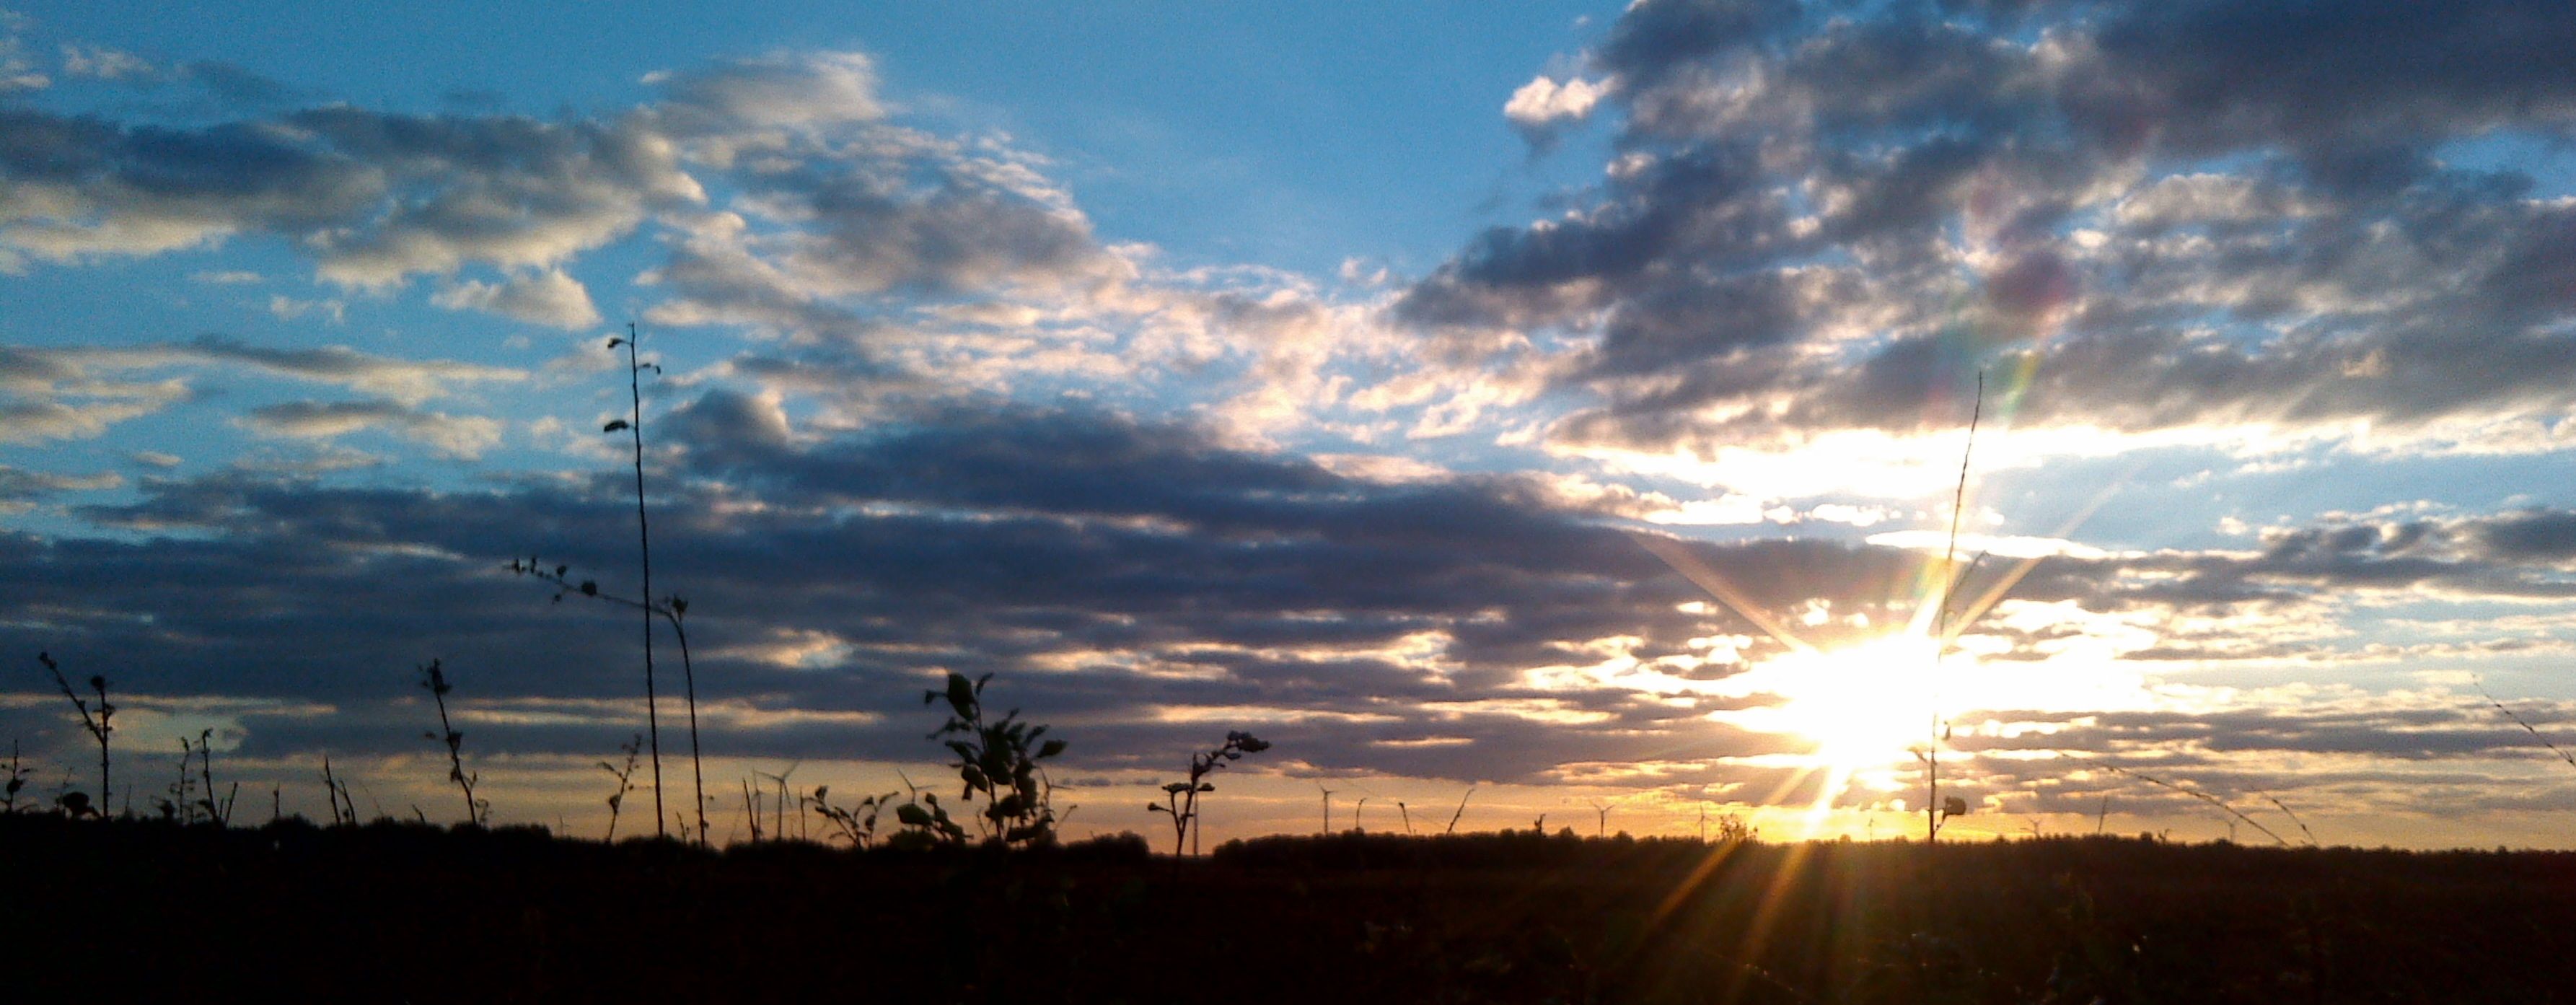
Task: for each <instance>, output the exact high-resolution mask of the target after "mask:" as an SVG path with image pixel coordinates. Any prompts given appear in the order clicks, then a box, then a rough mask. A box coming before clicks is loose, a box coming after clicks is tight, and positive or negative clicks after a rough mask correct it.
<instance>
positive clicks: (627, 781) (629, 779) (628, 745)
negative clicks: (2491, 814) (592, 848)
mask: <svg viewBox="0 0 2576 1005" xmlns="http://www.w3.org/2000/svg"><path fill="white" fill-rule="evenodd" d="M643 748H644V734H642V733H637V734H635V738H634V739H632V740H628V741H626V742H625V743H622V744H619V745H618V747H617V749H619V750H622V751H625V752H626V763H625V764H624V765H623V766H619V765H614V764H610V763H608V762H606V761H601V762H599V770H601V771H605V772H608V774H609V777H611V778H615V779H617V791H615V792H611V793H609V794H608V838H607V840H608V842H609V843H611V844H615V843H616V842H617V815H618V814H619V813H620V812H623V811H624V810H625V809H626V794H627V793H629V792H633V791H635V782H634V778H635V760H636V758H638V757H641V756H643Z"/></svg>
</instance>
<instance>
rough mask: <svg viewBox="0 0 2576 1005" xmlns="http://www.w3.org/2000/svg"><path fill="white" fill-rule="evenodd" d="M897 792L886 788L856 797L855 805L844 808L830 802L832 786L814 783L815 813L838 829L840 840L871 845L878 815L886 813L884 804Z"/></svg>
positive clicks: (875, 831) (855, 846) (861, 845)
mask: <svg viewBox="0 0 2576 1005" xmlns="http://www.w3.org/2000/svg"><path fill="white" fill-rule="evenodd" d="M898 794H899V793H893V792H888V793H885V794H884V795H877V796H869V797H867V798H865V799H861V800H859V802H858V804H857V805H855V806H851V807H850V808H848V809H843V808H841V807H838V806H834V805H832V801H831V795H832V787H831V786H829V785H817V786H815V787H814V814H815V815H816V816H819V817H822V818H823V819H825V820H828V821H831V824H832V827H833V829H834V830H836V831H838V832H839V836H840V838H841V839H842V840H844V841H848V842H849V843H850V847H852V848H869V847H874V846H875V845H876V841H877V819H878V817H880V816H882V815H883V814H884V813H885V809H886V807H888V806H892V805H894V797H895V796H896V795H898Z"/></svg>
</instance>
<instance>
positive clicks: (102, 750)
mask: <svg viewBox="0 0 2576 1005" xmlns="http://www.w3.org/2000/svg"><path fill="white" fill-rule="evenodd" d="M36 662H38V663H42V664H44V665H45V672H46V673H50V674H53V675H54V686H55V687H58V688H61V689H62V692H63V697H65V698H69V699H71V700H72V707H73V708H75V709H78V710H80V718H81V728H82V729H86V730H88V731H89V735H90V736H91V737H92V738H94V739H96V740H97V741H98V802H97V803H96V804H95V806H94V808H93V809H92V812H93V813H95V814H97V815H99V816H102V817H104V816H106V815H107V808H108V806H109V805H110V803H109V802H108V794H109V790H108V784H107V783H108V770H107V768H108V755H107V738H108V735H109V734H111V733H114V732H116V726H115V724H114V719H115V718H116V705H115V704H113V703H111V702H109V701H108V700H107V678H105V677H100V676H95V675H93V676H91V677H90V679H89V686H90V688H91V690H93V691H96V692H97V693H98V710H97V714H96V715H95V716H93V715H91V712H90V707H89V702H88V701H87V700H84V699H83V698H82V697H81V696H80V692H78V691H74V690H72V682H70V681H68V680H64V679H63V668H62V667H60V666H57V665H55V663H54V657H53V656H52V655H51V654H48V653H42V652H40V653H37V654H36ZM65 795H70V793H65ZM57 801H58V802H59V800H57ZM66 807H67V808H68V804H66ZM72 815H73V816H79V815H80V814H78V813H74V814H72Z"/></svg>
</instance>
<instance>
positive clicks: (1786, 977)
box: [0, 815, 2576, 1005]
mask: <svg viewBox="0 0 2576 1005" xmlns="http://www.w3.org/2000/svg"><path fill="white" fill-rule="evenodd" d="M0 861H4V862H5V863H6V867H7V870H8V881H7V885H6V887H5V889H6V890H7V895H6V897H5V898H0V902H5V903H6V904H7V905H8V909H7V917H8V918H9V920H10V925H9V932H10V935H9V957H10V958H11V959H12V960H14V961H15V965H14V966H13V967H12V968H11V969H12V971H13V972H12V974H11V975H10V979H9V984H8V986H9V987H11V988H13V989H15V990H16V991H17V992H32V994H28V996H27V997H25V998H22V999H19V1000H28V1001H68V1000H125V999H136V998H142V997H146V996H149V997H152V998H166V999H191V998H193V999H209V998H211V999H214V1000H225V999H239V998H243V997H246V996H247V997H256V998H269V999H278V1000H289V1001H374V1000H383V1001H397V1000H409V1001H484V1000H490V1001H546V1002H563V1001H672V1000H692V1001H718V1002H732V1001H788V1000H797V1001H803V1000H813V1001H860V1002H866V1001H905V1002H1051V1001H1082V1002H1139V1003H1143V1002H1155V1003H1165V1002H1212V1003H1214V1002H1221V1003H1248V1002H1296V1003H1303V1005H1313V1003H1318V1002H1327V1003H1329V1002H1407V1003H1414V1002H1482V1001H1499V1002H1912V1003H1934V1002H2091V1001H2102V1002H2237V1001H2243V1002H2380V1001H2386V1002H2419V1001H2421V1002H2433V1001H2439V1002H2553V1001H2576V979H2571V978H2570V977H2569V975H2570V974H2571V973H2576V934H2571V932H2576V929H2571V927H2570V921H2571V917H2576V854H2569V853H2513V854H2503V853H2495V854H2490V853H2478V852H2457V853H2439V854H2422V853H2403V852H2385V851H2359V850H2331V849H2330V850H2323V851H2318V850H2295V851H2294V850H2279V849H2254V848H2243V847H2236V846H2227V845H2199V846H2179V845H2166V844H2157V843H2153V842H2147V841H2140V840H2134V839H2107V838H2091V839H2057V840H2039V841H2023V842H2013V843H2009V844H1977V845H1946V846H1943V847H1941V848H1939V849H1937V850H1936V852H1935V853H1934V854H1932V855H1930V856H1928V857H1927V856H1926V855H1925V849H1923V848H1922V847H1921V846H1919V845H1902V844H1875V845H1872V844H1819V845H1804V846H1801V845H1772V844H1747V845H1740V846H1732V847H1723V848H1712V847H1709V846H1704V845H1700V844H1698V843H1696V842H1688V841H1664V840H1653V841H1634V842H1632V841H1628V840H1625V839H1612V840H1607V841H1601V840H1576V839H1574V838H1572V837H1570V836H1557V837H1543V836H1539V835H1536V834H1533V833H1526V832H1525V833H1520V834H1509V835H1477V836H1472V837H1458V838H1437V839H1434V838H1423V839H1408V838H1400V837H1386V836H1377V835H1370V836H1366V837H1362V836H1358V835H1344V836H1340V837H1335V838H1330V839H1319V838H1271V839H1263V840H1259V841H1255V842H1251V843H1247V844H1228V845H1226V846H1225V847H1224V848H1222V849H1220V850H1218V851H1217V852H1216V853H1215V854H1213V855H1211V856H1209V857H1208V859H1206V860H1201V861H1173V860H1170V859H1161V858H1153V857H1149V856H1148V855H1146V854H1145V852H1144V849H1143V846H1142V844H1141V843H1135V842H1119V841H1099V842H1090V843H1085V844H1082V845H1077V846H1073V847H1070V848H1065V849H1058V850H1051V851H1038V852H1018V853H1010V854H1001V853H982V852H950V853H895V852H886V851H877V852H869V853H864V854H859V853H852V852H847V851H836V850H825V849H822V848H818V847H814V846H811V845H766V846H759V847H753V848H738V849H736V850H733V851H730V852H725V853H721V854H719V853H705V852H697V851H694V850H690V849H686V848H682V847H679V846H676V845H670V844H657V843H653V842H633V843H628V844H624V845H620V846H618V847H615V848H609V847H604V846H602V845H599V844H597V843H593V842H582V841H557V840H554V839H552V838H549V837H547V836H546V835H545V834H543V833H542V832H538V831H533V830H513V829H504V830H500V831H495V832H483V831H478V830H464V831H457V832H449V831H443V830H438V829H434V828H429V827H425V826H407V825H395V824H390V823H381V824H377V825H374V826H370V827H364V828H340V829H334V830H324V829H317V828H314V827H312V826H309V825H305V824H302V823H301V822H289V823H286V824H279V825H272V826H270V827H267V828H262V829H257V830H252V829H238V830H232V831H221V830H215V829H212V828H183V827H178V826H171V825H162V824H150V823H139V822H113V823H98V822H89V821H69V820H64V819H61V818H58V817H51V816H30V815H19V816H11V817H5V818H0Z"/></svg>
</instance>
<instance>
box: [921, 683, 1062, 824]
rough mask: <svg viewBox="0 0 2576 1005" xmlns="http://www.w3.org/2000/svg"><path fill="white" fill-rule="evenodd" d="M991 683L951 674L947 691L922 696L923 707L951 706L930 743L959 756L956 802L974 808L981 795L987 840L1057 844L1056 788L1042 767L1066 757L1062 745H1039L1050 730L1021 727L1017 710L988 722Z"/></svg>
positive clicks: (1046, 742) (955, 765)
mask: <svg viewBox="0 0 2576 1005" xmlns="http://www.w3.org/2000/svg"><path fill="white" fill-rule="evenodd" d="M992 682H993V675H992V674H985V675H984V676H982V677H979V678H977V679H975V680H973V681H968V680H967V679H966V676H965V675H964V674H957V673H952V674H949V675H948V686H947V687H945V688H943V689H941V690H937V691H924V692H922V695H921V701H922V704H925V705H927V704H931V703H933V702H938V701H942V700H945V701H946V702H947V703H948V721H947V722H944V723H941V724H940V726H939V729H938V730H936V731H934V732H932V733H931V734H930V738H931V739H933V740H940V741H941V743H942V744H943V745H944V746H946V747H947V748H948V750H949V751H950V752H951V753H954V754H956V755H957V760H956V761H955V762H953V763H951V764H950V765H949V767H952V768H955V769H957V779H958V781H959V782H961V783H962V787H961V789H960V791H959V793H958V796H957V798H958V799H960V800H962V801H964V802H965V803H966V804H967V805H968V806H970V807H971V806H973V805H974V804H975V800H976V798H977V796H978V795H979V794H980V795H981V796H982V798H983V800H984V807H983V809H982V810H980V811H979V812H978V813H977V814H976V815H977V816H978V817H979V818H980V820H979V822H978V823H977V824H976V827H977V829H978V830H979V831H981V832H982V834H983V839H984V840H985V841H987V842H991V843H998V844H1002V845H1034V844H1046V843H1048V842H1051V841H1053V840H1055V824H1056V817H1055V806H1054V801H1055V799H1054V797H1055V786H1054V785H1053V784H1052V783H1051V782H1049V781H1048V780H1047V777H1046V768H1045V767H1044V766H1043V765H1041V764H1040V763H1039V762H1041V761H1044V760H1047V759H1049V758H1052V757H1054V756H1056V755H1057V754H1061V753H1064V741H1063V740H1043V741H1041V739H1040V738H1041V737H1044V736H1045V735H1046V731H1047V728H1046V727H1045V726H1037V725H1031V724H1029V723H1025V722H1021V721H1020V710H1019V709H1016V708H1015V709H1012V710H1010V711H1008V712H1005V713H1003V715H1002V717H1001V718H1000V719H998V720H993V721H986V717H985V710H984V687H985V685H987V684H990V683H992ZM943 738H945V739H943Z"/></svg>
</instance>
